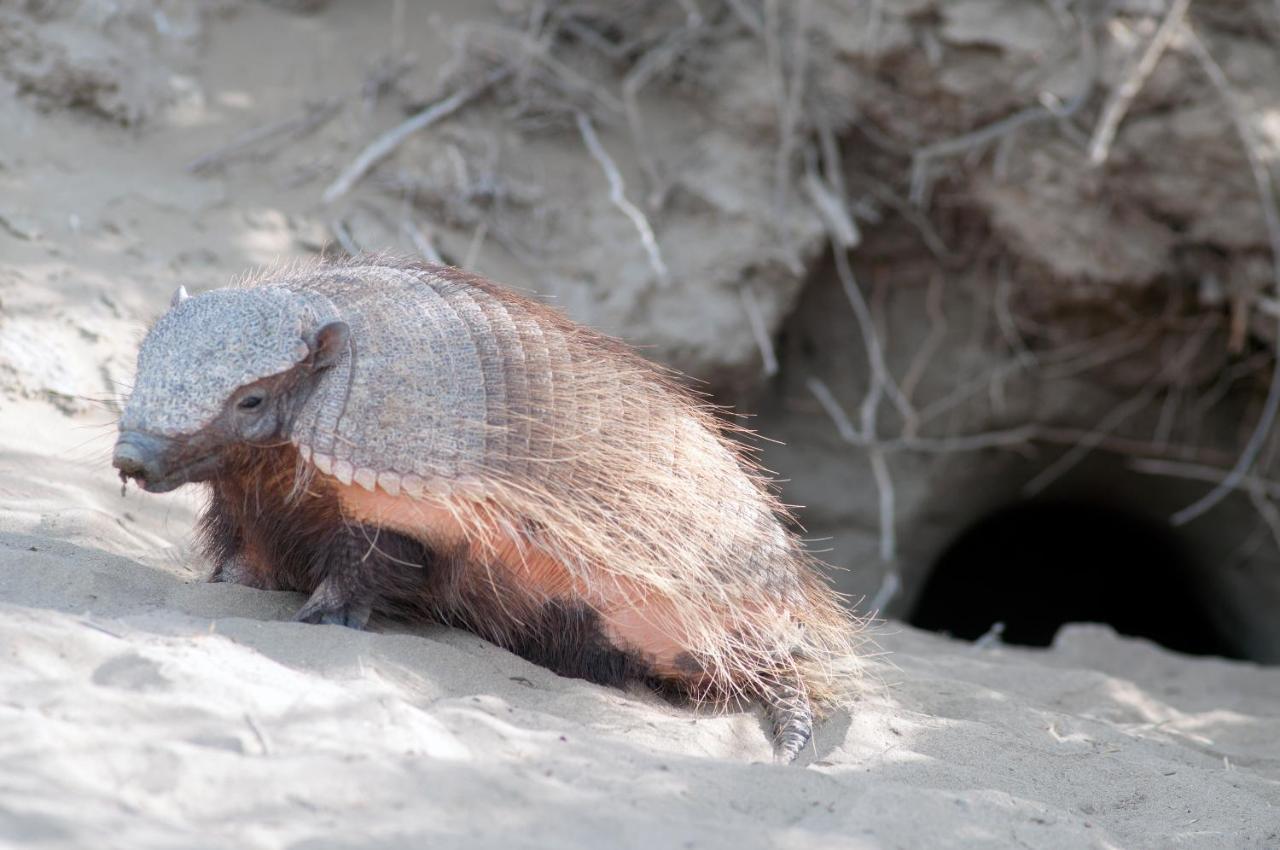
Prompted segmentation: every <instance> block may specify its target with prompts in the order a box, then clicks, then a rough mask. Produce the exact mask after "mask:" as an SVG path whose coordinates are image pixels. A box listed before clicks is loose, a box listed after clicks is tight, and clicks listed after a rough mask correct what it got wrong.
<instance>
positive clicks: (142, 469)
mask: <svg viewBox="0 0 1280 850" xmlns="http://www.w3.org/2000/svg"><path fill="white" fill-rule="evenodd" d="M173 448H174V447H173V442H172V440H169V439H165V438H164V437H156V435H155V434H146V433H142V431H122V433H120V438H119V439H118V440H116V442H115V452H114V453H113V454H111V466H114V467H115V469H118V470H119V471H120V477H122V479H133V480H134V481H137V484H138V486H141V488H142V489H145V490H151V492H156V493H159V492H163V490H170V489H173V488H174V486H178V484H180V483H182V481H178V483H170V481H169V479H170V477H173V472H174V471H175V470H174V462H173V460H174V458H173V456H174V452H173Z"/></svg>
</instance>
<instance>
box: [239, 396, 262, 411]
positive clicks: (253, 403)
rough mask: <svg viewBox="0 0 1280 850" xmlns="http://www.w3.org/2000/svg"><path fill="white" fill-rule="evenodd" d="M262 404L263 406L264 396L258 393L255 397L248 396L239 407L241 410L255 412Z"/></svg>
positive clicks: (241, 401) (241, 400)
mask: <svg viewBox="0 0 1280 850" xmlns="http://www.w3.org/2000/svg"><path fill="white" fill-rule="evenodd" d="M260 404H262V396H261V395H258V394H257V393H254V394H253V395H247V396H245V397H244V398H242V399H240V404H239V405H238V407H239V408H240V409H241V410H253V409H254V408H255V407H257V406H258V405H260Z"/></svg>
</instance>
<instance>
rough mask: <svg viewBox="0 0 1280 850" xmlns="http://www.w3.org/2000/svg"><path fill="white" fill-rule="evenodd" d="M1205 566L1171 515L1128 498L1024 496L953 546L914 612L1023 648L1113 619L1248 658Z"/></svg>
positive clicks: (915, 620)
mask: <svg viewBox="0 0 1280 850" xmlns="http://www.w3.org/2000/svg"><path fill="white" fill-rule="evenodd" d="M1208 566H1209V565H1206V564H1205V563H1202V562H1201V557H1200V556H1199V555H1198V553H1197V552H1196V551H1195V550H1194V548H1193V547H1192V546H1190V545H1189V544H1187V543H1186V542H1185V541H1184V540H1183V539H1182V538H1181V537H1180V536H1179V534H1178V533H1176V532H1175V530H1174V529H1173V528H1171V527H1170V526H1169V525H1168V524H1166V523H1163V522H1161V521H1159V520H1157V519H1154V518H1151V517H1148V516H1144V515H1142V514H1140V513H1137V512H1134V511H1131V510H1126V509H1125V508H1123V507H1115V506H1113V505H1109V504H1105V503H1101V502H1097V501H1091V500H1085V499H1079V498H1076V499H1059V500H1044V501H1023V502H1016V503H1014V504H1012V505H1008V506H1005V507H1002V508H999V509H997V510H995V511H993V512H991V513H988V514H986V515H985V516H983V517H981V518H979V519H978V520H977V521H976V522H974V523H973V524H971V525H969V526H968V527H967V528H966V529H965V530H963V531H962V532H961V533H960V534H959V535H958V536H957V537H956V538H955V539H954V540H953V541H952V542H951V543H950V545H948V546H946V548H945V549H944V550H943V551H942V553H941V555H940V557H938V558H937V560H936V561H935V562H934V564H933V568H932V570H931V571H930V572H929V575H928V578H927V579H926V580H925V582H924V584H923V587H922V590H921V592H920V594H919V595H918V597H917V601H916V603H915V606H914V609H913V610H912V611H911V613H910V615H909V616H908V618H907V619H908V621H909V622H910V623H911V624H912V625H914V626H917V627H919V628H923V629H928V630H931V631H937V632H945V633H949V634H951V635H953V636H955V637H958V638H962V639H967V640H976V639H978V638H980V637H981V636H983V635H985V634H988V633H991V632H992V630H993V629H994V630H995V633H998V634H999V635H1000V639H1001V640H1002V641H1003V642H1005V643H1011V644H1021V645H1026V646H1048V645H1050V644H1051V643H1052V642H1053V639H1054V636H1055V635H1056V634H1057V632H1058V630H1059V629H1060V628H1061V627H1062V626H1063V625H1065V624H1067V623H1080V622H1090V623H1105V624H1109V625H1110V626H1111V627H1113V628H1114V629H1115V630H1116V631H1117V632H1119V633H1121V634H1124V635H1129V636H1133V637H1141V638H1147V639H1149V640H1152V641H1154V642H1156V643H1159V644H1161V645H1163V646H1165V647H1167V648H1169V649H1172V650H1175V651H1178V652H1183V653H1189V654H1194V655H1219V656H1226V657H1232V658H1241V657H1245V655H1246V653H1245V652H1243V651H1242V650H1241V648H1240V647H1239V646H1238V645H1237V644H1236V643H1235V642H1234V641H1233V640H1232V639H1230V638H1229V637H1228V636H1227V635H1226V634H1224V633H1223V632H1222V631H1221V630H1220V629H1219V628H1218V627H1217V626H1216V625H1215V623H1214V618H1213V617H1212V616H1211V606H1212V605H1213V602H1214V600H1213V599H1212V592H1211V590H1210V589H1209V588H1208V587H1207V586H1206V584H1205V582H1204V581H1202V578H1203V576H1204V575H1205V573H1206V569H1207V567H1208ZM998 624H999V625H998Z"/></svg>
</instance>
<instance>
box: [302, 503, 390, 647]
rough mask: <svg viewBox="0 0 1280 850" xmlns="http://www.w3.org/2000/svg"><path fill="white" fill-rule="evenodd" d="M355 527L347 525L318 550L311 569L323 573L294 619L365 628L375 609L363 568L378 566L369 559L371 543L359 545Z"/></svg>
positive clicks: (318, 573)
mask: <svg viewBox="0 0 1280 850" xmlns="http://www.w3.org/2000/svg"><path fill="white" fill-rule="evenodd" d="M354 532H355V529H351V528H348V529H344V530H343V531H341V532H339V533H338V534H336V535H335V538H336V539H334V540H333V541H332V542H331V543H330V545H329V546H328V547H326V548H325V549H324V550H323V551H320V552H317V553H316V559H317V561H318V562H317V563H313V567H312V570H313V572H314V573H315V574H316V575H319V576H323V578H321V579H320V583H319V584H318V585H316V589H315V590H314V591H312V593H311V598H310V599H308V600H307V602H306V604H305V605H303V606H302V607H301V608H300V609H299V610H298V613H297V614H295V615H294V619H295V620H297V621H298V622H300V623H312V624H324V625H333V626H347V627H348V628H352V629H363V628H364V627H365V626H366V625H367V624H368V622H369V617H370V616H371V615H372V613H373V606H372V605H371V600H370V599H369V598H368V597H369V595H370V594H369V593H368V591H367V590H366V589H365V587H364V585H366V584H367V582H365V581H362V580H361V575H360V573H361V571H362V570H365V569H376V568H377V567H378V564H377V563H376V561H375V562H374V563H369V561H370V560H371V559H370V557H369V556H368V555H369V554H371V553H369V551H368V550H369V546H368V544H366V545H365V546H363V547H362V546H361V545H360V541H359V540H358V539H357V537H356V534H355V533H354Z"/></svg>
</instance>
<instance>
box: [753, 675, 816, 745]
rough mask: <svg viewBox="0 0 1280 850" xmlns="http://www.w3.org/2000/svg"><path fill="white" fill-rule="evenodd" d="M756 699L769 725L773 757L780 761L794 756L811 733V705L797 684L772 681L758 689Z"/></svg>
mask: <svg viewBox="0 0 1280 850" xmlns="http://www.w3.org/2000/svg"><path fill="white" fill-rule="evenodd" d="M760 700H761V702H762V703H764V712H765V716H766V717H767V718H769V722H770V724H771V725H772V726H773V758H774V761H776V762H779V763H781V764H787V763H789V762H791V761H794V760H795V757H796V756H798V755H799V754H800V751H801V750H803V749H804V748H805V745H806V744H808V743H809V739H810V738H811V737H812V736H813V705H812V703H810V701H809V695H808V694H807V693H806V692H805V691H804V689H803V688H801V687H799V686H798V685H797V684H794V683H788V682H775V683H773V684H770V685H767V686H765V687H764V688H763V689H762V692H761V694H760Z"/></svg>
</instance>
